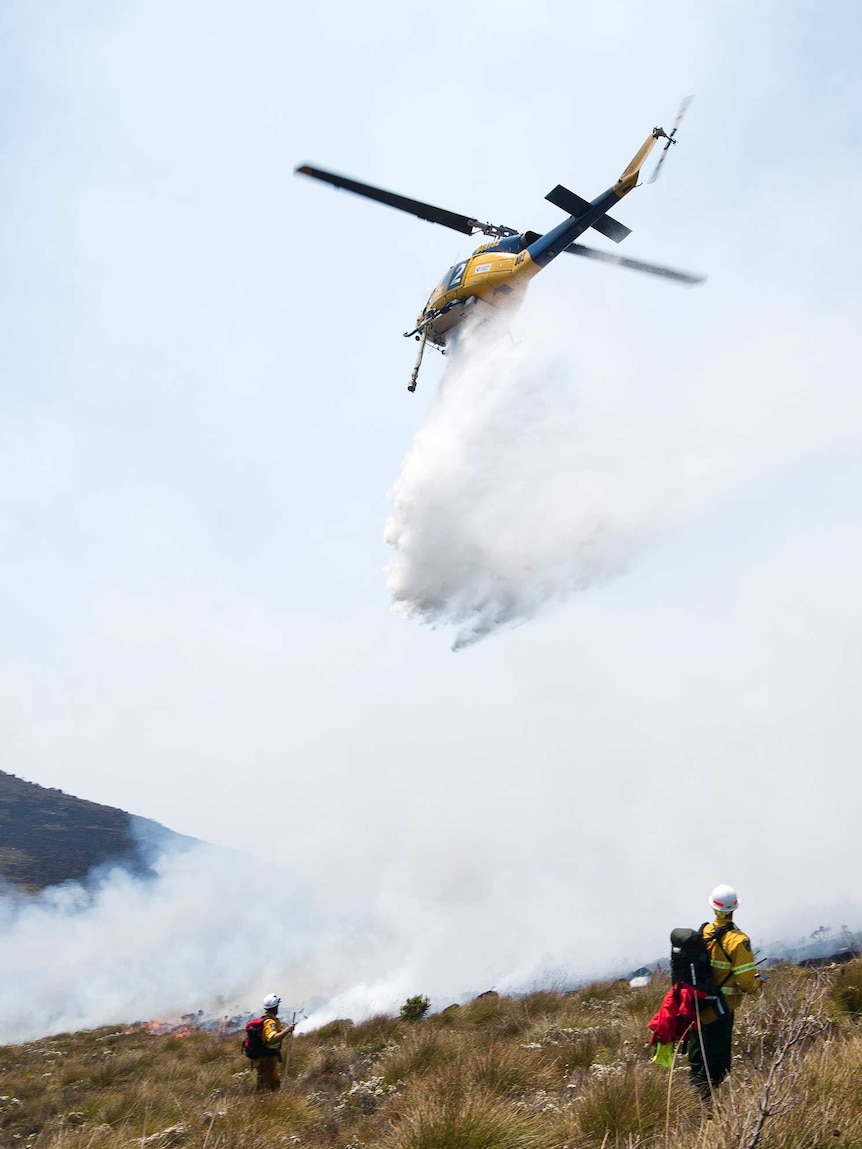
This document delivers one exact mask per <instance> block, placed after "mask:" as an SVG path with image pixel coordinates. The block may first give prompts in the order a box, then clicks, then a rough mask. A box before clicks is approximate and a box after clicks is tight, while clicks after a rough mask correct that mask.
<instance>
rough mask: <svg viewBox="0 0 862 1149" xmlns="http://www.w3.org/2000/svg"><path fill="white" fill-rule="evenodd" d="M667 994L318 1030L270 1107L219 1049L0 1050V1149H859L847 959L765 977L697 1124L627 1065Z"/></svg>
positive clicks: (852, 970) (532, 1000) (79, 1044)
mask: <svg viewBox="0 0 862 1149" xmlns="http://www.w3.org/2000/svg"><path fill="white" fill-rule="evenodd" d="M665 988H666V985H665V984H664V983H661V982H660V979H658V980H657V981H656V983H655V984H653V985H651V986H650V987H648V988H647V989H641V990H631V989H630V988H629V987H628V986H627V985H626V984H625V983H619V982H615V983H606V984H598V985H594V986H590V987H587V988H584V989H581V990H578V991H576V992H574V993H570V994H557V993H550V992H540V993H535V994H532V995H530V996H528V997H525V998H521V999H518V1000H514V999H511V998H505V997H496V996H483V997H480V998H477V999H475V1000H474V1001H472V1002H470V1003H468V1004H467V1005H464V1006H460V1007H450V1008H449V1009H448V1010H445V1011H444V1012H442V1013H440V1014H437V1015H435V1016H432V1017H429V1018H426V1019H425V1020H423V1021H420V1022H418V1023H414V1024H409V1023H407V1022H404V1021H401V1020H400V1019H393V1018H387V1017H378V1018H373V1019H371V1020H369V1021H366V1022H364V1023H363V1024H361V1025H353V1024H352V1023H351V1022H349V1021H342V1022H333V1023H331V1024H330V1025H328V1026H326V1027H325V1028H323V1029H321V1030H318V1031H317V1032H315V1033H313V1034H310V1035H308V1036H305V1037H301V1038H298V1039H296V1041H295V1042H294V1043H293V1047H292V1050H291V1063H290V1079H289V1082H288V1083H287V1084H286V1086H285V1088H284V1089H283V1090H282V1091H281V1093H279V1094H276V1095H274V1096H267V1097H258V1096H255V1095H254V1093H253V1081H252V1077H251V1074H250V1072H249V1070H248V1069H247V1063H245V1061H244V1058H243V1056H242V1054H241V1052H240V1049H239V1044H240V1039H239V1038H238V1037H237V1036H236V1035H234V1036H221V1035H218V1034H212V1033H203V1032H193V1033H191V1034H190V1035H188V1036H185V1037H179V1036H168V1037H157V1036H152V1035H150V1034H149V1033H147V1032H145V1031H143V1030H141V1029H134V1028H133V1029H131V1030H126V1031H116V1030H115V1031H111V1030H106V1029H102V1030H97V1031H94V1032H92V1033H78V1034H71V1035H64V1036H60V1037H54V1038H49V1039H46V1040H43V1041H37V1042H31V1043H28V1044H26V1045H21V1046H8V1047H5V1048H2V1049H0V1093H2V1094H3V1096H2V1097H0V1145H2V1146H3V1147H4V1149H5V1146H21V1145H31V1146H37V1147H39V1149H60V1147H62V1149H78V1147H80V1149H85V1147H86V1149H90V1147H93V1149H119V1147H120V1146H123V1147H127V1146H132V1145H141V1144H145V1145H149V1146H153V1147H164V1149H169V1147H170V1146H172V1145H177V1146H179V1145H186V1146H189V1147H198V1146H199V1147H206V1149H217V1147H223V1149H228V1147H230V1149H268V1147H273V1149H275V1147H278V1146H287V1147H296V1149H329V1147H331V1149H361V1147H363V1146H367V1147H369V1149H371V1147H372V1146H374V1147H377V1146H379V1147H380V1149H563V1147H567V1149H587V1147H595V1149H609V1147H610V1146H619V1147H626V1149H634V1147H636V1146H656V1147H662V1146H666V1147H668V1149H682V1147H683V1146H684V1147H685V1149H698V1147H700V1149H729V1147H730V1146H737V1147H742V1146H746V1147H748V1149H754V1146H763V1147H764V1149H803V1147H806V1146H807V1147H812V1149H813V1147H817V1146H826V1145H838V1146H859V1147H862V1096H860V1089H859V1084H858V1083H859V1080H860V1073H862V1029H860V1028H859V1026H858V1024H857V1022H858V1014H859V1011H860V1010H862V962H860V961H857V962H854V963H851V964H850V965H847V966H843V967H840V968H839V969H835V970H832V971H829V972H827V973H818V972H816V971H812V970H804V971H801V970H797V969H792V968H789V967H788V968H785V969H781V970H778V971H775V972H774V973H773V975H772V976H771V978H770V981H769V984H768V987H767V991H766V993H765V994H764V995H763V996H762V997H760V998H759V999H758V1000H756V1001H753V1002H751V1003H749V1004H748V1006H747V1008H746V1009H745V1010H744V1011H741V1012H740V1013H739V1014H738V1016H737V1047H738V1048H737V1059H736V1065H735V1069H734V1074H733V1077H732V1079H731V1081H730V1082H728V1083H727V1084H725V1085H724V1086H723V1087H722V1089H721V1092H720V1098H719V1103H718V1107H717V1110H716V1113H715V1115H714V1116H713V1117H712V1118H710V1119H707V1114H706V1112H705V1110H704V1109H703V1108H702V1106H701V1104H700V1102H699V1101H698V1100H697V1099H696V1097H695V1096H694V1095H693V1094H692V1092H691V1090H690V1088H689V1086H688V1083H687V1080H686V1071H685V1070H684V1069H682V1068H680V1069H677V1070H676V1071H675V1072H674V1073H673V1075H672V1076H671V1075H670V1074H668V1073H667V1072H666V1071H664V1070H661V1069H659V1068H658V1067H656V1066H654V1065H652V1064H651V1063H650V1060H649V1052H648V1051H647V1050H646V1049H645V1048H644V1042H645V1038H646V1036H647V1035H648V1031H647V1028H646V1023H647V1020H648V1019H649V1017H650V1016H651V1014H652V1013H653V1012H654V1010H655V1009H656V1008H657V1006H658V1003H659V1001H660V1000H661V997H662V996H663V994H664V991H665ZM776 1065H777V1068H776ZM771 1071H772V1076H771V1077H770V1072H771ZM669 1085H670V1090H669ZM764 1110H765V1111H766V1112H765V1113H764Z"/></svg>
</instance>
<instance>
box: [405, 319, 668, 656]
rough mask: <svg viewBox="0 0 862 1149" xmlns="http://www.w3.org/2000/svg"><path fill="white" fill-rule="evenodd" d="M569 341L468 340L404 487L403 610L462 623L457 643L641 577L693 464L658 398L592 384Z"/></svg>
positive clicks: (489, 336) (540, 331)
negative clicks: (651, 406) (674, 444)
mask: <svg viewBox="0 0 862 1149" xmlns="http://www.w3.org/2000/svg"><path fill="white" fill-rule="evenodd" d="M559 331H560V327H559V326H558V325H554V324H548V325H544V324H542V323H541V322H539V321H538V320H533V322H532V324H531V327H530V329H529V332H528V333H527V334H526V335H525V336H524V337H523V338H522V340H521V341H520V342H515V341H514V340H513V339H512V337H511V336H510V335H509V334H508V332H507V331H506V330H505V329H504V328H502V327H501V326H499V325H495V326H494V327H486V328H484V329H481V330H479V331H476V330H472V331H468V332H467V333H465V335H464V336H463V337H462V338H461V339H459V340H458V342H457V343H456V344H455V346H454V348H453V352H452V354H451V356H450V358H449V360H448V364H449V365H448V370H447V372H446V377H445V379H444V381H443V384H442V386H441V388H440V392H439V395H438V397H437V401H436V403H435V405H434V406H433V408H432V410H431V412H430V414H429V416H428V419H427V420H426V422H425V425H424V426H423V427H422V428H421V429H420V431H419V432H418V433H417V435H416V438H415V441H414V443H413V446H412V448H411V450H410V451H409V453H408V454H407V456H406V458H405V460H404V463H403V465H402V469H401V473H400V475H399V477H398V480H397V482H396V484H395V488H394V492H393V508H392V513H391V515H390V518H389V521H388V523H387V527H386V540H387V542H389V543H390V544H391V545H392V546H393V547H394V549H395V557H394V559H393V560H392V562H391V564H390V566H389V570H388V576H389V577H388V585H389V591H390V595H391V599H392V602H393V605H394V607H395V609H397V610H399V611H400V612H402V613H403V614H404V615H406V616H407V617H410V618H417V619H419V620H420V621H422V622H426V623H429V624H431V625H432V626H433V625H438V624H444V625H445V624H450V625H452V626H454V627H455V640H454V649H458V648H460V647H463V646H465V645H468V644H469V643H471V642H475V641H476V640H478V639H480V638H482V637H483V636H484V635H487V634H489V633H490V632H491V631H493V630H494V629H495V628H497V627H499V626H502V625H506V624H510V625H511V624H517V623H519V622H523V621H525V620H527V619H529V618H532V617H533V616H534V615H535V614H536V613H537V612H538V611H539V610H541V609H542V608H543V607H544V606H545V605H546V604H548V603H549V602H553V601H555V600H556V601H558V600H561V599H564V598H565V597H566V596H568V595H570V594H571V593H573V592H574V591H577V590H584V589H586V588H588V587H590V586H593V585H595V584H596V583H600V582H602V581H604V580H606V579H608V578H611V577H613V576H615V575H618V574H619V573H620V572H621V571H623V570H625V569H626V567H627V566H628V565H629V564H630V563H631V561H632V559H633V557H634V556H635V555H636V554H637V553H638V551H639V550H640V549H641V548H642V547H643V546H644V545H645V544H646V543H647V542H648V541H649V539H650V538H651V537H652V536H653V534H654V533H655V531H656V529H657V528H658V527H659V525H660V524H661V522H662V520H663V517H664V515H665V512H663V510H662V507H663V505H666V504H667V503H668V501H669V499H670V497H671V494H672V489H673V487H674V486H675V485H678V483H679V479H680V477H681V470H682V469H684V467H685V465H686V460H685V459H684V458H681V457H679V456H678V455H677V456H674V455H673V454H671V456H670V457H668V453H667V445H668V444H667V442H666V437H665V438H663V437H662V436H660V435H656V433H655V431H656V420H655V415H654V413H650V412H649V410H648V408H647V407H646V406H645V404H644V401H643V399H639V398H638V397H637V394H636V393H635V392H633V391H632V389H631V388H630V387H628V386H627V385H626V383H625V381H624V380H623V379H622V378H615V379H614V378H612V379H608V378H603V377H599V378H595V377H590V375H589V374H588V372H587V370H586V369H584V368H583V367H581V366H579V364H578V362H577V359H576V356H575V355H574V354H573V352H572V349H571V348H567V347H566V346H565V344H564V342H563V341H562V340H561V338H560V335H559Z"/></svg>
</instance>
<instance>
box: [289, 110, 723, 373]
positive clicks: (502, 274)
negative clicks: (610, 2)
mask: <svg viewBox="0 0 862 1149" xmlns="http://www.w3.org/2000/svg"><path fill="white" fill-rule="evenodd" d="M689 100H690V97H689V98H688V99H686V100H685V101H684V102H683V105H682V107H681V108H680V111H679V114H678V115H677V118H676V122H675V124H674V126H673V128H672V129H671V131H670V132H666V131H665V130H664V128H661V127H656V128H653V130H652V131H651V132H650V134H649V135H648V136H647V138H646V140H645V141H644V142H643V144H642V145H641V146H640V148H639V149H638V151H637V152H636V153H635V155H634V157H633V158H632V160H631V162H630V163H629V164H628V166H627V167H626V168H625V170H624V171H623V173H622V175H621V176H620V178H619V179H618V180H617V181H616V183H615V184H614V185H613V187H610V188H608V189H607V191H603V192H602V193H601V194H600V195H598V196H596V198H595V199H593V200H589V201H588V200H585V199H582V198H581V196H579V195H576V194H575V192H573V191H570V190H569V189H568V188H566V187H563V185H562V184H557V186H556V187H555V188H553V189H552V190H551V191H549V192H548V194H547V195H546V196H545V199H546V200H548V201H549V202H550V203H552V204H553V205H554V206H555V207H558V208H561V209H562V210H563V211H564V212H566V213H567V218H566V219H564V220H563V222H562V223H559V224H557V226H556V227H554V228H552V229H551V230H550V231H548V232H546V233H545V234H542V233H540V232H536V231H524V232H519V231H517V230H516V229H515V228H511V227H505V226H503V225H500V224H492V223H482V222H481V221H480V220H478V219H476V218H475V217H473V216H467V215H460V214H459V213H457V212H453V211H448V210H446V209H445V208H439V207H434V206H433V205H432V204H427V203H423V202H422V201H421V200H416V199H409V198H408V197H406V196H402V195H397V194H396V193H395V192H391V191H386V190H385V189H384V188H379V187H375V186H374V185H372V184H365V183H361V182H360V181H359V180H354V179H350V178H349V177H347V176H343V175H339V174H338V173H336V172H331V171H326V170H324V169H323V168H316V167H312V166H311V165H310V164H303V165H301V166H300V167H297V168H295V169H294V173H295V174H296V175H304V176H310V177H311V178H312V179H316V180H321V181H322V182H323V183H328V184H331V185H332V186H333V187H335V188H336V189H343V190H344V191H349V192H353V193H354V194H356V195H361V196H365V197H366V198H367V199H372V200H376V201H377V202H378V203H383V204H387V205H388V206H389V207H394V208H397V209H398V210H399V211H404V212H409V213H410V214H412V215H415V216H417V217H418V218H419V219H424V220H428V221H429V222H430V223H439V224H442V225H443V226H444V227H448V228H451V229H452V230H453V231H458V232H462V233H463V234H464V235H474V234H476V233H477V232H481V233H482V234H483V235H487V236H489V237H490V239H491V242H489V243H483V244H482V245H481V247H477V248H476V250H475V251H474V252H473V254H472V255H471V256H468V257H467V258H466V259H462V260H460V261H459V262H458V263H456V264H455V265H454V266H453V267H450V268H449V270H448V271H447V272H446V274H445V275H444V276H443V278H442V279H441V280H440V282H439V283H438V284H437V286H436V287H435V288H434V290H433V291H432V292H431V294H430V296H429V297H428V302H427V303H426V304H425V306H424V307H423V308H422V311H421V312H420V313H419V316H418V318H417V320H416V327H415V328H414V329H413V330H412V331H405V332H404V337H405V338H407V339H409V338H411V337H413V338H415V339H416V340H417V341H418V342H419V353H418V355H417V357H416V363H415V365H414V368H413V372H412V374H411V376H410V382H409V383H408V384H407V390H408V391H415V390H416V384H417V381H418V378H419V368H420V367H421V365H422V358H423V355H424V353H425V349H426V347H427V345H428V344H431V345H432V346H433V347H436V348H437V349H438V350H440V351H442V352H443V354H444V355H445V354H446V347H447V341H448V340H450V339H451V338H453V337H454V335H455V334H456V333H457V331H458V330H459V329H460V328H461V326H462V325H463V324H464V322H465V321H466V320H468V319H471V318H472V317H474V316H475V317H478V316H479V315H480V314H481V315H482V317H484V318H489V317H491V316H492V315H493V314H495V313H499V312H500V311H501V310H508V309H513V308H517V307H519V306H520V304H521V303H522V302H523V298H524V294H525V292H526V288H527V285H528V284H529V282H530V280H531V279H533V278H534V276H536V275H538V273H539V272H540V271H541V270H542V269H543V268H545V267H547V266H548V264H549V263H550V262H551V261H552V260H553V259H556V257H557V256H558V255H562V254H563V253H564V252H566V253H570V254H572V255H580V256H584V257H586V258H588V259H594V260H598V261H600V262H602V263H611V264H615V265H616V266H618V267H624V268H629V269H630V270H632V271H642V272H646V273H647V274H650V275H656V276H660V277H661V278H663V279H669V280H672V281H674V282H676V283H682V284H688V285H692V284H697V283H702V282H703V281H704V279H705V278H706V277H705V276H703V275H696V274H693V273H692V272H687V271H678V270H676V269H675V268H671V267H664V266H662V265H660V264H654V263H644V262H643V261H642V260H636V259H626V258H625V257H623V256H619V255H614V254H612V253H610V252H606V251H600V250H598V249H596V248H592V247H587V246H586V245H585V244H582V243H577V242H576V241H577V239H578V237H579V236H581V235H583V233H584V232H585V231H587V230H588V229H590V228H592V229H593V231H597V232H599V234H600V235H603V236H605V238H606V239H610V240H612V241H613V242H614V243H621V242H622V241H623V240H624V239H625V238H626V236H628V235H630V234H631V229H630V228H628V227H626V226H625V224H622V223H620V222H619V221H618V220H616V219H615V218H614V217H613V216H611V215H609V214H608V212H609V211H610V210H611V208H613V207H615V206H616V204H617V203H619V201H620V200H621V199H622V198H623V196H626V195H628V193H629V192H630V191H632V189H633V188H635V187H640V186H641V185H640V184H639V183H638V180H639V178H640V173H641V168H642V167H643V165H644V163H645V162H646V160H647V157H648V156H649V154H650V152H651V151H652V150H653V148H654V147H655V146H656V144H657V143H658V142H659V140H664V141H665V144H664V148H663V149H662V153H661V155H660V157H659V160H658V163H657V165H656V167H655V170H654V172H653V175H652V176H651V178H650V181H649V182H650V183H652V182H654V181H655V179H656V178H657V177H658V174H659V171H660V169H661V165H662V163H663V161H664V158H665V154H666V153H667V151H668V149H669V148H670V147H671V145H672V144H675V143H676V142H677V140H676V133H677V129H678V127H679V123H680V120H681V119H682V116H683V114H684V112H685V110H686V107H687V106H688V103H689Z"/></svg>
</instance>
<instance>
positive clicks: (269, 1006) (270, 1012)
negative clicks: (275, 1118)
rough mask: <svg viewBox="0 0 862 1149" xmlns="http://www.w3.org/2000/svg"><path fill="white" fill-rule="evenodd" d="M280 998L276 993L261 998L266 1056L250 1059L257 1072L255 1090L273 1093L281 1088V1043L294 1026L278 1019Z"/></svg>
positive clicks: (262, 1032) (262, 1035)
mask: <svg viewBox="0 0 862 1149" xmlns="http://www.w3.org/2000/svg"><path fill="white" fill-rule="evenodd" d="M280 1005H281V998H280V997H279V996H278V994H276V993H270V994H267V996H266V997H265V998H264V999H263V1028H262V1030H261V1039H262V1040H263V1044H264V1045H265V1046H266V1048H267V1056H266V1057H257V1058H255V1060H254V1061H252V1065H253V1066H254V1069H255V1072H256V1073H257V1087H256V1088H257V1092H258V1093H266V1092H271V1093H275V1092H276V1091H277V1090H279V1089H280V1088H281V1077H282V1068H281V1067H282V1065H283V1064H284V1059H283V1058H282V1056H281V1043H282V1041H284V1039H285V1038H286V1037H287V1036H288V1035H289V1034H291V1033H293V1031H294V1029H295V1028H296V1026H295V1024H294V1025H285V1026H283V1025H282V1024H281V1022H280V1021H279V1017H278V1007H279V1006H280Z"/></svg>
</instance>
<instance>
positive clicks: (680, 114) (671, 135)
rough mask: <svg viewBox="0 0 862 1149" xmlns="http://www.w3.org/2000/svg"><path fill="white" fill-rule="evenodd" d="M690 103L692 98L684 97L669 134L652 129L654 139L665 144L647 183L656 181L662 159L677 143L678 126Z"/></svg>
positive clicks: (658, 129) (659, 129)
mask: <svg viewBox="0 0 862 1149" xmlns="http://www.w3.org/2000/svg"><path fill="white" fill-rule="evenodd" d="M691 101H692V97H691V96H686V97H685V99H684V100H683V102H682V103H681V104H680V107H679V111H678V112H677V114H676V119H675V120H674V124H673V127H672V128H671V130H670V131H669V132H666V131H665V130H664V128H653V133H652V134H653V135H654V136H655V137H656V139H663V140H667V143H666V144H665V145H664V147H663V148H662V150H661V155H660V156H659V158H658V163H657V164H656V166H655V167H654V168H653V173H652V175H651V176H650V178H649V180H648V181H647V182H648V183H651V184H654V183H655V181H656V180H657V179H658V175H659V172H660V171H661V165H662V164H663V163H664V158H665V156H666V155H667V153H668V151H669V150H670V146H671V144H675V143H676V142H677V141H676V138H675V137H676V133H677V130H678V128H679V125H680V124H681V123H682V117H683V116H684V115H685V113H686V112H687V111H688V106H689V104H690V103H691Z"/></svg>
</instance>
